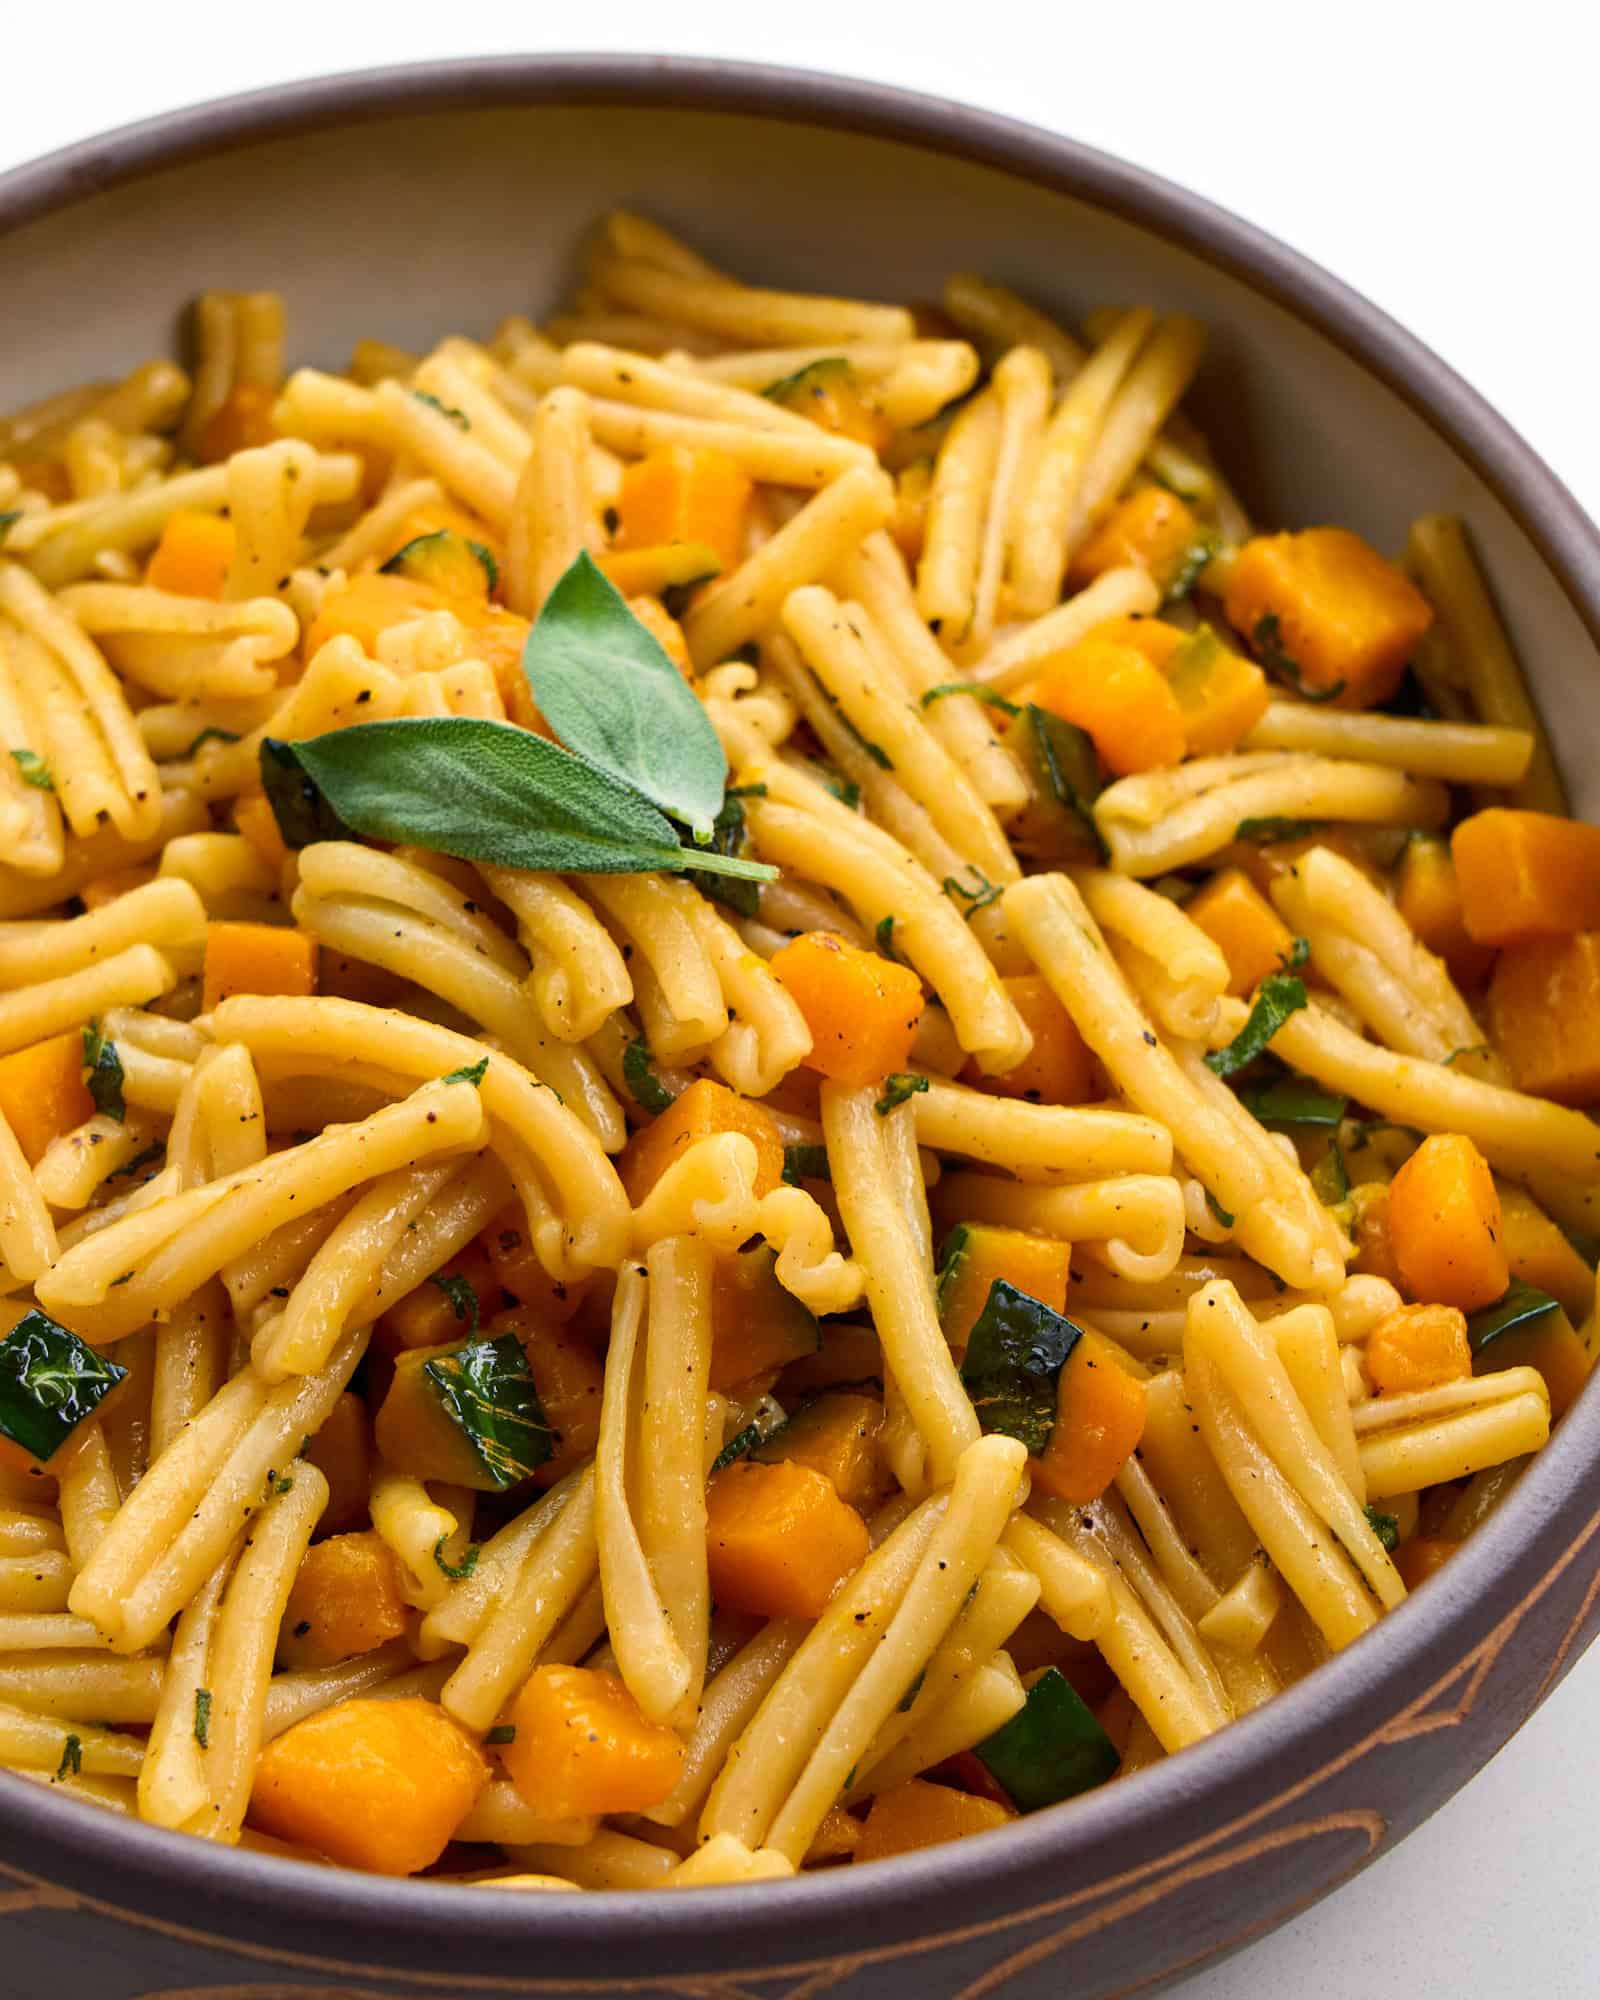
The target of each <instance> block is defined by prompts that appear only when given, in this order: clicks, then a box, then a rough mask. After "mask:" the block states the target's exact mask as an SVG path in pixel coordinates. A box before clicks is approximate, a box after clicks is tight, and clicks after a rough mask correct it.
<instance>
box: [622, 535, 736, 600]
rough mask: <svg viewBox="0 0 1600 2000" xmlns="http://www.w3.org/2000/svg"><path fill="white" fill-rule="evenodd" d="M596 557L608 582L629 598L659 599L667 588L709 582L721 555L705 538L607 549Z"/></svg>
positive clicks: (718, 567) (717, 569) (690, 587)
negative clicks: (640, 547)
mask: <svg viewBox="0 0 1600 2000" xmlns="http://www.w3.org/2000/svg"><path fill="white" fill-rule="evenodd" d="M596 560H597V561H598V563H599V566H600V569H601V570H602V571H603V573H604V575H605V577H606V580H607V582H608V583H611V584H613V585H615V587H616V588H617V589H618V590H620V591H621V592H622V594H623V596H624V597H628V598H633V597H647V598H657V599H659V598H661V597H662V596H664V595H665V593H666V592H667V591H669V590H672V591H689V590H693V589H694V587H695V585H696V584H699V583H709V582H710V581H711V579H712V578H713V577H714V576H720V575H721V574H722V558H721V557H720V556H719V555H718V554H717V552H716V550H715V549H714V548H711V547H709V546H708V544H706V543H705V542H662V543H660V544H658V546H657V547H655V548H653V549H608V550H607V551H606V552H605V554H603V555H601V556H599V557H597V558H596ZM631 608H632V607H631V606H630V609H631ZM636 615H637V614H636Z"/></svg>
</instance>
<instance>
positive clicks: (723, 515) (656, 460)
mask: <svg viewBox="0 0 1600 2000" xmlns="http://www.w3.org/2000/svg"><path fill="white" fill-rule="evenodd" d="M754 490H755V489H754V486H753V484H752V482H751V479H750V475H749V474H748V473H747V472H746V471H745V469H744V467H743V466H742V465H741V464H740V463H739V461H738V460H737V459H736V458H732V457H730V456H729V455H728V453H727V452H725V451H717V450H713V449H710V448H708V447H702V446H695V445H684V444H670V445H664V446H663V447H662V448H661V449H660V450H659V451H653V452H651V453H650V454H649V455H648V456H647V457H645V458H641V459H639V460H638V461H637V462H636V463H635V464H633V465H630V466H629V467H628V468H627V470H626V471H625V472H624V473H623V475H622V485H621V487H620V488H619V490H618V493H617V500H616V515H617V531H616V534H615V536H614V537H613V544H614V546H615V547H617V548H619V549H648V548H655V547H658V546H660V545H661V544H663V543H666V542H704V543H705V545H706V547H707V548H709V549H712V550H714V551H715V553H716V556H717V559H718V561H719V562H720V563H721V564H722V567H723V568H724V569H725V570H729V569H732V568H733V567H734V566H735V565H736V564H737V562H738V561H739V558H740V556H741V554H742V553H743V549H744V524H745V515H746V513H747V511H748V509H749V506H750V496H751V494H752V493H753V491H754Z"/></svg>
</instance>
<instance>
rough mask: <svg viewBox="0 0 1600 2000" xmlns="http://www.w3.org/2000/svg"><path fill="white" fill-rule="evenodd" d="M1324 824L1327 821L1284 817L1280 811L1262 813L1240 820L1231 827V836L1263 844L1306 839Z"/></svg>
mask: <svg viewBox="0 0 1600 2000" xmlns="http://www.w3.org/2000/svg"><path fill="white" fill-rule="evenodd" d="M1326 825H1327V821H1326V820H1321V819H1286V818H1285V817H1284V816H1283V814H1282V813H1263V814H1261V815H1260V816H1259V817H1258V818H1251V819H1242V820H1240V822H1239V824H1238V825H1237V826H1236V827H1235V828H1234V829H1233V837H1234V839H1235V840H1253V841H1256V842H1258V843H1260V844H1263V845H1264V844H1265V843H1267V842H1268V841H1273V840H1306V839H1309V838H1310V836H1311V835H1312V834H1314V833H1320V832H1321V831H1322V829H1323V827H1324V826H1326Z"/></svg>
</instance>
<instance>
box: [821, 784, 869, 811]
mask: <svg viewBox="0 0 1600 2000" xmlns="http://www.w3.org/2000/svg"><path fill="white" fill-rule="evenodd" d="M822 782H823V784H824V785H825V786H826V787H827V789H828V790H829V791H830V792H832V794H833V796H834V797H835V798H836V799H837V800H838V801H839V803H840V805H842V806H844V807H845V808H847V810H848V811H850V812H855V811H856V809H857V808H858V807H859V806H860V804H861V787H860V786H859V785H858V784H857V783H856V781H855V779H854V778H841V777H839V776H837V775H835V776H833V777H830V778H824V779H823V781H822Z"/></svg>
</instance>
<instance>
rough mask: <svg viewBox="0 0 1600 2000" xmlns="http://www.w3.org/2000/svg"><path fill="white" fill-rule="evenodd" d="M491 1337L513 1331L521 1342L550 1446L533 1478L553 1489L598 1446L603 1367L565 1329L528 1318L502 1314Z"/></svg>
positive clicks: (581, 1341) (578, 1336)
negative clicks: (547, 1427)
mask: <svg viewBox="0 0 1600 2000" xmlns="http://www.w3.org/2000/svg"><path fill="white" fill-rule="evenodd" d="M490 1332H491V1333H495V1334H498V1333H502V1332H513V1333H515V1334H516V1336H517V1338H518V1339H519V1340H520V1341H521V1342H522V1351H523V1353H524V1354H526V1356H527V1357H528V1373H529V1374H530V1375H531V1376H532V1377H533V1386H534V1389H535V1391H536V1392H537V1394H538V1397H539V1407H540V1409H541V1410H543V1412H544V1420H545V1422H546V1423H547V1424H548V1425H549V1426H550V1436H551V1441H552V1443H553V1445H554V1450H553V1451H552V1452H551V1455H550V1457H549V1458H548V1459H547V1460H546V1461H545V1463H544V1464H543V1465H541V1466H540V1467H539V1469H538V1471H537V1472H536V1473H535V1474H534V1478H535V1479H536V1481H537V1482H538V1484H539V1485H541V1486H553V1485H554V1484H555V1483H556V1481H557V1480H558V1479H564V1478H565V1477H566V1475H567V1474H568V1473H569V1472H571V1471H572V1470H573V1469H574V1468H575V1467H577V1466H579V1465H581V1464H582V1463H583V1462H584V1460H585V1459H588V1458H593V1456H594V1452H595V1446H596V1445H597V1444H598V1443H599V1442H600V1399H601V1397H602V1395H603V1394H604V1392H605V1380H606V1375H605V1368H604V1366H603V1364H602V1363H601V1360H600V1357H599V1356H598V1355H597V1354H596V1353H595V1351H594V1349H593V1348H592V1347H591V1346H590V1345H589V1343H588V1341H586V1340H585V1339H584V1338H583V1337H582V1335H581V1334H577V1333H574V1332H573V1331H572V1329H571V1328H570V1327H566V1326H540V1325H539V1324H538V1321H537V1319H536V1318H535V1317H534V1315H532V1314H530V1313H525V1312H522V1313H505V1314H503V1315H502V1316H501V1317H500V1318H499V1319H497V1320H496V1321H495V1322H494V1324H493V1326H492V1327H491V1328H490Z"/></svg>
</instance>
